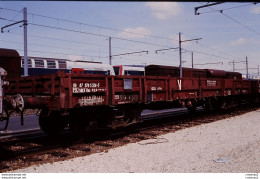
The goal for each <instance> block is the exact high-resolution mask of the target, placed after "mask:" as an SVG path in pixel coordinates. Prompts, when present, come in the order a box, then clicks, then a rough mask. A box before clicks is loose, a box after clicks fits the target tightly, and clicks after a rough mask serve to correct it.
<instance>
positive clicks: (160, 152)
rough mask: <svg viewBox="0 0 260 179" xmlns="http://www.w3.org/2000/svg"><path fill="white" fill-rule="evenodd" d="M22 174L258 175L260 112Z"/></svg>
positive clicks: (39, 167) (259, 162) (259, 166)
mask: <svg viewBox="0 0 260 179" xmlns="http://www.w3.org/2000/svg"><path fill="white" fill-rule="evenodd" d="M9 172H18V173H36V172H39V173H45V172H48V173H60V172H61V173H69V172H80V173H87V172H88V173H89V172H95V173H102V172H113V173H117V172H127V173H128V172H135V173H140V172H149V173H152V172H170V173H179V172H181V173H186V172H189V173H191V172H192V173H197V172H202V173H211V172H214V173H216V172H226V173H233V172H234V173H259V172H260V110H257V111H253V112H249V113H246V114H243V115H240V116H236V117H231V118H228V119H225V120H220V121H216V122H213V123H207V124H202V125H199V126H195V127H191V128H186V129H183V130H179V131H177V132H175V133H168V134H166V135H161V136H158V137H157V139H149V140H143V141H140V142H138V143H131V144H128V145H125V146H122V147H118V148H114V149H110V150H108V152H107V153H95V154H92V155H88V156H85V157H79V158H75V159H71V160H67V161H62V162H55V163H52V164H43V165H37V166H31V167H28V168H24V169H19V170H15V171H9Z"/></svg>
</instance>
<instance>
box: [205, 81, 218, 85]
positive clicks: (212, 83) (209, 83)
mask: <svg viewBox="0 0 260 179" xmlns="http://www.w3.org/2000/svg"><path fill="white" fill-rule="evenodd" d="M207 86H217V81H216V80H207Z"/></svg>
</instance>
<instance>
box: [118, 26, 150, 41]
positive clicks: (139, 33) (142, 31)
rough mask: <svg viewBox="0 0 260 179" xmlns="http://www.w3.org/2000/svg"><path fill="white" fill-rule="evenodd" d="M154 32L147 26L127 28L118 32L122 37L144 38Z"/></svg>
mask: <svg viewBox="0 0 260 179" xmlns="http://www.w3.org/2000/svg"><path fill="white" fill-rule="evenodd" d="M151 34H152V32H151V31H150V30H149V29H147V28H145V27H137V28H126V29H124V30H123V32H120V33H119V34H118V37H122V38H133V39H137V38H144V37H145V36H147V35H151Z"/></svg>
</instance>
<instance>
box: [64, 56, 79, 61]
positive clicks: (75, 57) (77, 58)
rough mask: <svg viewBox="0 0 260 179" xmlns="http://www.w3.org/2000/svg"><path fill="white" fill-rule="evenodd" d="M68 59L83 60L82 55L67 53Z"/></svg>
mask: <svg viewBox="0 0 260 179" xmlns="http://www.w3.org/2000/svg"><path fill="white" fill-rule="evenodd" d="M68 59H69V60H71V61H77V60H83V57H82V56H80V55H69V56H68Z"/></svg>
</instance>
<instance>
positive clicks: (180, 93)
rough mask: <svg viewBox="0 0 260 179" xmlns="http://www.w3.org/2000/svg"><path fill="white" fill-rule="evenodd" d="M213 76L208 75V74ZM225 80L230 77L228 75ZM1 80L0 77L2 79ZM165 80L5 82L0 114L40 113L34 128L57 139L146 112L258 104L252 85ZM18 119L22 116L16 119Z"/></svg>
mask: <svg viewBox="0 0 260 179" xmlns="http://www.w3.org/2000/svg"><path fill="white" fill-rule="evenodd" d="M213 73H214V72H212V74H213ZM229 75H230V74H229ZM3 76H4V75H2V78H1V79H3ZM220 76H221V78H218V77H217V76H215V77H214V76H211V78H208V77H203V78H197V77H196V78H195V77H193V76H192V77H184V78H179V77H172V76H170V75H167V76H114V75H90V74H67V73H63V72H61V73H56V74H49V75H39V76H28V77H17V78H8V82H9V83H8V84H7V83H5V84H6V85H3V94H4V96H3V106H2V108H3V112H2V115H1V118H2V119H4V115H3V114H10V112H11V111H16V112H21V113H22V114H21V116H23V111H24V109H27V108H37V109H41V112H40V114H39V124H40V127H41V129H42V130H43V131H45V132H46V133H48V134H57V133H59V132H60V131H61V130H63V129H64V127H65V126H67V125H68V124H69V126H70V128H71V129H72V131H73V132H74V133H75V134H77V135H84V134H85V133H86V132H87V131H91V130H94V129H103V128H112V129H117V128H122V127H126V126H128V125H131V124H133V123H137V122H141V121H142V119H141V112H142V110H143V109H146V108H153V109H160V108H173V107H180V106H183V107H187V108H188V109H189V110H191V111H193V110H195V109H196V107H197V106H203V107H204V108H205V109H209V108H211V107H215V108H229V107H233V106H236V105H238V104H239V103H240V102H241V101H242V100H247V101H251V102H258V101H259V93H260V83H259V81H256V80H242V79H234V78H233V77H232V78H225V77H223V74H222V75H220ZM21 120H22V117H21Z"/></svg>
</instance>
